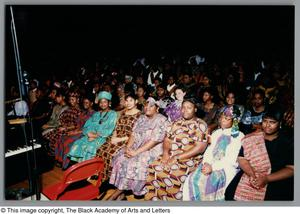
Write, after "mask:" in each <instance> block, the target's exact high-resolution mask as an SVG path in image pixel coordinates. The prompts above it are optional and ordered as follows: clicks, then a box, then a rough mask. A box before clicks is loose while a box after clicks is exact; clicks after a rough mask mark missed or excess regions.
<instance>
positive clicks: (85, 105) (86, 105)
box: [83, 99, 93, 110]
mask: <svg viewBox="0 0 300 214" xmlns="http://www.w3.org/2000/svg"><path fill="white" fill-rule="evenodd" d="M92 105H93V103H92V102H91V101H90V100H89V99H84V100H83V108H84V109H85V110H87V109H89V108H91V107H92Z"/></svg>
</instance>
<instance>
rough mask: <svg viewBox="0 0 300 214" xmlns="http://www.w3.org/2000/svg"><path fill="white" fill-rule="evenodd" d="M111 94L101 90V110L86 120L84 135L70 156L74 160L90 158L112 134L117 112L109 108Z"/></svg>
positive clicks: (72, 149)
mask: <svg viewBox="0 0 300 214" xmlns="http://www.w3.org/2000/svg"><path fill="white" fill-rule="evenodd" d="M111 97H112V96H111V94H110V93H109V92H106V91H101V92H100V93H99V95H98V100H99V107H100V111H98V112H96V113H94V114H93V116H92V117H91V118H90V119H88V120H87V121H86V123H85V124H84V127H83V131H82V133H83V137H82V138H80V139H79V140H77V141H75V142H74V144H73V146H72V148H71V150H70V152H69V153H68V156H69V157H70V159H71V160H72V161H75V162H81V161H84V160H89V159H91V158H93V157H95V155H96V151H97V149H98V148H99V147H100V146H102V145H103V143H105V142H106V139H107V138H108V137H109V136H110V135H111V134H112V132H113V130H114V129H115V126H116V122H117V113H116V112H115V111H114V110H111V109H110V108H109V105H110V100H111Z"/></svg>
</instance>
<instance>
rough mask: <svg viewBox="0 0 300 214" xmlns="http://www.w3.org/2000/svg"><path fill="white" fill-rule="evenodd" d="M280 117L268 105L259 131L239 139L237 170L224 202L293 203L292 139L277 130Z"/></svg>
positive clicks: (275, 108) (278, 111) (280, 113)
mask: <svg viewBox="0 0 300 214" xmlns="http://www.w3.org/2000/svg"><path fill="white" fill-rule="evenodd" d="M282 118H283V114H282V112H280V110H279V108H278V107H276V106H272V107H271V106H270V108H269V109H268V111H267V112H266V113H265V115H264V116H263V121H262V132H254V133H252V134H250V135H247V136H246V137H245V138H244V140H243V146H242V148H241V150H240V153H239V157H238V162H239V165H240V167H241V169H242V170H241V171H240V172H239V173H238V174H237V175H236V176H235V178H234V179H233V180H232V182H231V183H230V185H229V186H228V188H227V190H226V198H225V199H226V200H233V199H234V200H237V201H250V200H256V201H257V200H281V201H283V200H293V192H294V187H293V183H294V146H293V140H291V139H289V138H288V137H286V135H285V134H283V132H281V130H280V123H281V121H282Z"/></svg>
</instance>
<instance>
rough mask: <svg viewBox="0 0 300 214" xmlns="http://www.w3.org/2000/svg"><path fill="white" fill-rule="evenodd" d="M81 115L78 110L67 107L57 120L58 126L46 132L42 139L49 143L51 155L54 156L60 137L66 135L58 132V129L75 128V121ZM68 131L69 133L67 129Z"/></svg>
mask: <svg viewBox="0 0 300 214" xmlns="http://www.w3.org/2000/svg"><path fill="white" fill-rule="evenodd" d="M80 113H81V110H80V108H75V107H69V108H68V109H66V110H65V111H64V112H62V113H61V114H60V116H59V118H58V122H59V126H58V127H56V128H55V129H53V130H52V131H50V132H48V133H47V134H46V135H45V136H44V137H45V138H46V139H47V140H48V141H49V145H50V149H51V153H52V154H55V150H56V147H57V142H58V141H59V140H60V139H61V136H62V135H64V134H65V133H66V131H59V128H60V127H63V128H68V127H74V128H73V129H75V128H76V127H77V120H78V117H79V115H80ZM68 131H71V129H69V130H68Z"/></svg>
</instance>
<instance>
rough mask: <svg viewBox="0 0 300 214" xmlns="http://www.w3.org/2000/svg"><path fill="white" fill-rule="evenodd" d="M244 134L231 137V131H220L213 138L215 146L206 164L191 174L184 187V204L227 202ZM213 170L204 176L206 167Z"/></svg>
mask: <svg viewBox="0 0 300 214" xmlns="http://www.w3.org/2000/svg"><path fill="white" fill-rule="evenodd" d="M243 137H244V134H243V133H241V132H239V135H238V136H237V137H235V138H233V137H232V136H231V128H229V129H218V130H216V131H215V132H213V134H212V135H211V145H209V147H208V148H207V150H206V151H205V153H204V156H203V160H202V163H201V164H200V165H199V166H198V168H197V169H196V170H195V171H194V172H193V173H191V174H190V175H189V177H188V178H187V180H186V181H185V183H184V187H183V200H184V201H191V200H192V201H218V200H224V193H225V189H226V187H227V186H228V184H229V183H230V182H231V180H232V179H233V178H234V176H235V175H236V173H237V172H238V169H237V167H238V163H237V157H238V154H239V151H240V148H241V145H242V143H241V142H242V138H243ZM204 163H208V164H210V165H211V167H212V172H211V173H210V174H209V175H204V174H202V172H201V170H202V166H203V164H204Z"/></svg>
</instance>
